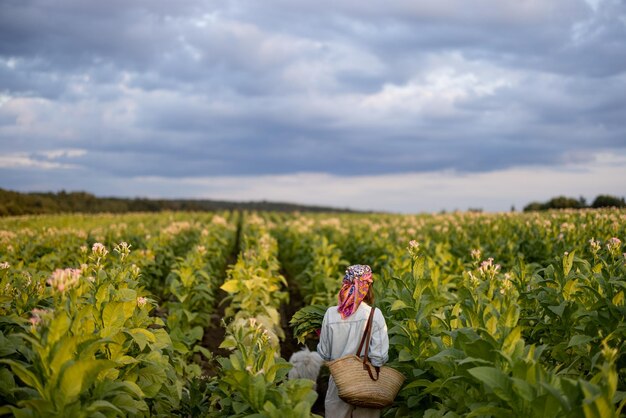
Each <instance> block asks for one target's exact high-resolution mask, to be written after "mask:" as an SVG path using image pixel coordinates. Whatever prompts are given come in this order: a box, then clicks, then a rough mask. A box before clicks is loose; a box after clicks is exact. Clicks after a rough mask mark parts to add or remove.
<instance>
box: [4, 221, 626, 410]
mask: <svg viewBox="0 0 626 418" xmlns="http://www.w3.org/2000/svg"><path fill="white" fill-rule="evenodd" d="M625 239H626V211H623V210H622V211H619V210H579V211H551V212H542V213H532V214H526V213H524V214H520V213H501V214H481V213H451V214H439V215H412V216H408V215H406V216H405V215H384V214H375V215H374V214H372V215H370V214H367V215H365V214H358V215H357V214H341V215H336V214H284V213H273V212H263V213H255V212H221V213H181V212H175V213H161V214H126V215H90V216H86V215H82V216H81V215H63V216H33V217H18V218H4V219H0V280H1V282H0V289H1V290H0V413H2V414H7V415H14V416H16V417H52V416H59V417H73V416H76V417H79V416H85V417H115V416H164V417H165V416H185V417H187V416H235V417H244V416H255V417H281V418H284V417H309V416H311V415H312V411H314V412H320V409H319V403H320V402H319V401H318V403H317V404H315V401H316V398H317V397H318V396H317V394H316V392H315V390H314V389H313V382H311V381H307V380H287V379H286V375H287V373H288V371H289V368H290V366H289V364H288V363H287V361H286V359H287V358H288V357H289V355H290V354H291V353H292V352H293V351H294V350H296V349H298V341H299V342H300V345H304V344H306V345H308V346H309V347H311V348H314V347H315V343H316V340H315V339H316V336H315V335H316V334H315V330H316V329H317V328H319V323H320V321H321V316H320V315H321V314H323V310H324V309H325V307H327V306H330V305H332V304H334V302H335V300H336V292H337V290H338V288H339V286H340V282H341V277H342V276H343V272H344V270H345V267H346V266H348V265H350V264H369V265H371V266H372V269H373V271H374V280H375V285H374V286H375V287H374V289H375V292H376V306H378V307H379V308H380V309H381V310H382V312H383V314H384V316H385V318H386V321H387V326H388V332H389V337H390V365H391V366H393V367H394V368H396V369H398V370H400V371H401V372H402V373H403V374H404V375H405V376H406V378H407V379H406V382H405V385H404V387H403V388H402V390H401V391H400V393H399V395H398V397H397V399H396V402H395V403H394V405H393V406H392V407H390V408H388V409H386V410H385V411H384V412H383V415H384V416H392V417H407V416H416V417H428V418H434V417H446V418H452V417H460V416H464V417H512V416H523V417H597V418H607V417H618V416H624V415H625V411H624V405H625V404H626V338H625V337H626V306H625V295H624V293H625V291H626V252H625V251H626V248H625V246H624V245H623V241H624V240H625ZM322 396H323V395H322Z"/></svg>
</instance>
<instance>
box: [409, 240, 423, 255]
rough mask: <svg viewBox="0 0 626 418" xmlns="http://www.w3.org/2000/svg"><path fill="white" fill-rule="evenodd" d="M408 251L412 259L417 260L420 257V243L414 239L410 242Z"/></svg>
mask: <svg viewBox="0 0 626 418" xmlns="http://www.w3.org/2000/svg"><path fill="white" fill-rule="evenodd" d="M407 249H408V250H409V254H411V257H413V258H415V257H417V256H418V255H419V251H420V244H419V242H417V241H415V240H414V239H412V240H411V241H409V246H408V248H407Z"/></svg>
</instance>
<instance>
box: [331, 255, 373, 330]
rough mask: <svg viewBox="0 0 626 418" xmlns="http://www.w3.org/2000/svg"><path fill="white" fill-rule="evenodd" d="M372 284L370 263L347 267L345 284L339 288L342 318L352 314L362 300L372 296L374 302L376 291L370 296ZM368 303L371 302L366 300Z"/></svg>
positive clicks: (344, 278) (339, 308)
mask: <svg viewBox="0 0 626 418" xmlns="http://www.w3.org/2000/svg"><path fill="white" fill-rule="evenodd" d="M371 284H372V269H371V268H370V266H368V265H363V264H356V265H353V266H350V267H348V268H347V269H346V274H345V276H344V277H343V284H342V286H341V290H339V295H338V299H339V305H338V310H339V313H340V314H341V317H342V318H347V317H349V316H350V315H352V314H353V313H354V312H355V311H356V310H357V308H358V307H359V305H360V304H361V301H363V300H366V298H368V297H369V298H370V299H369V300H371V301H372V302H373V296H374V293H373V291H372V293H371V296H370V289H371V287H372V286H371ZM366 303H370V302H368V301H367V300H366Z"/></svg>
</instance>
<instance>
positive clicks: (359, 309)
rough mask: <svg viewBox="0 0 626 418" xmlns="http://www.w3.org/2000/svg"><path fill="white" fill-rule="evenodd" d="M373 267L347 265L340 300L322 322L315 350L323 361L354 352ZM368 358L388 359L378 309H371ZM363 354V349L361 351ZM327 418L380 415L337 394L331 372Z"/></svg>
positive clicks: (368, 307) (369, 294)
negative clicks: (372, 317) (350, 402)
mask: <svg viewBox="0 0 626 418" xmlns="http://www.w3.org/2000/svg"><path fill="white" fill-rule="evenodd" d="M371 285H372V269H371V268H370V266H366V265H359V264H357V265H354V266H350V267H348V269H347V270H346V275H345V276H344V278H343V285H342V287H341V290H340V291H339V297H338V299H339V304H338V305H337V306H332V307H330V308H328V310H327V311H326V314H325V315H324V321H323V322H322V330H321V333H320V342H319V344H318V345H317V352H318V354H319V355H320V356H321V357H322V358H323V359H324V360H326V361H330V360H335V359H338V358H340V357H343V356H346V355H349V354H356V350H357V349H358V345H359V342H360V341H361V338H362V337H363V331H364V330H365V326H366V324H367V319H368V317H369V314H370V312H371V310H372V307H371V305H372V304H373V303H374V292H373V289H372V286H371ZM372 322H373V324H372V339H371V340H370V347H369V358H370V361H371V363H372V365H374V366H382V365H383V364H384V363H385V362H386V361H387V360H388V351H389V337H388V336H387V324H386V323H385V318H384V317H383V314H382V313H381V312H380V310H378V309H377V310H376V311H374V319H373V321H372ZM361 354H362V353H361ZM324 406H325V410H326V418H347V417H355V418H357V417H362V418H370V417H372V418H373V417H379V416H380V410H379V409H369V408H360V407H355V406H352V405H350V404H348V403H346V402H344V401H342V400H341V399H340V398H339V394H338V392H337V386H336V385H335V382H334V381H333V378H332V376H331V377H330V379H329V381H328V391H327V392H326V401H325V404H324Z"/></svg>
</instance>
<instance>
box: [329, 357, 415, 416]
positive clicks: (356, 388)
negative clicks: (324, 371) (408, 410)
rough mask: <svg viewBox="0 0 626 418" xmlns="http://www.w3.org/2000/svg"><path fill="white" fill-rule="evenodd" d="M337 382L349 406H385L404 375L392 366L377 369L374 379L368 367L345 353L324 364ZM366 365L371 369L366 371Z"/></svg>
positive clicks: (391, 400) (389, 401) (395, 391)
mask: <svg viewBox="0 0 626 418" xmlns="http://www.w3.org/2000/svg"><path fill="white" fill-rule="evenodd" d="M327 365H328V368H329V369H330V372H331V374H332V376H333V380H334V381H335V384H336V385H337V390H338V392H339V397H340V398H341V399H342V400H343V401H344V402H347V403H349V404H351V405H355V406H361V407H364V408H378V409H380V408H384V407H386V406H389V405H391V404H392V403H393V400H394V399H395V398H396V395H397V394H398V391H399V390H400V388H401V387H402V383H404V375H402V373H400V372H399V371H397V370H394V369H392V368H391V367H387V366H383V367H380V368H378V367H376V369H377V370H378V369H379V373H378V379H377V380H373V379H372V377H371V369H374V366H372V365H371V364H368V363H366V364H365V365H364V363H363V360H362V359H360V358H359V357H357V356H356V355H348V356H344V357H341V358H338V359H337V360H333V361H330V362H328V363H327ZM368 367H369V368H371V369H370V370H368Z"/></svg>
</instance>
